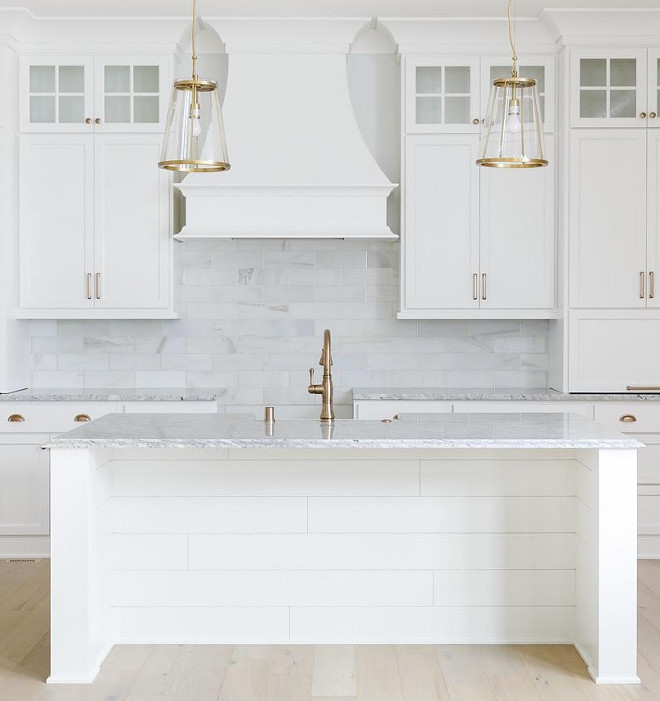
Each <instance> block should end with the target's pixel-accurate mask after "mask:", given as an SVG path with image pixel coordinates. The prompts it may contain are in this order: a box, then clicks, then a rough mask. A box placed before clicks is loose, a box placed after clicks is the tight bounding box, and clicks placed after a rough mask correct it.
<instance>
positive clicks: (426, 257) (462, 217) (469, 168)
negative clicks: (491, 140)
mask: <svg viewBox="0 0 660 701" xmlns="http://www.w3.org/2000/svg"><path fill="white" fill-rule="evenodd" d="M478 143H479V137H478V136H471V135H464V136H461V137H456V136H448V135H437V136H411V137H408V138H407V139H406V176H405V188H406V189H405V233H404V237H403V260H404V273H403V279H402V282H403V309H402V313H401V315H400V316H405V317H406V318H415V313H419V314H420V315H424V314H431V315H433V314H437V313H438V312H439V311H440V310H449V311H451V310H464V309H468V310H469V309H478V308H479V300H478V293H477V290H476V286H475V285H476V284H477V282H476V281H477V278H478V274H479V170H478V168H477V167H476V166H475V165H474V161H475V159H476V154H477V146H478Z"/></svg>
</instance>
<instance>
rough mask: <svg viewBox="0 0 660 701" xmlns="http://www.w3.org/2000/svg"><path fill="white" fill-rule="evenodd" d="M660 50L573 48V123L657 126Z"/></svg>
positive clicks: (576, 124)
mask: <svg viewBox="0 0 660 701" xmlns="http://www.w3.org/2000/svg"><path fill="white" fill-rule="evenodd" d="M659 59H660V51H658V50H656V49H652V50H647V49H612V50H609V51H603V50H598V49H574V50H572V52H571V63H570V66H571V76H570V84H571V95H570V103H571V105H570V110H571V126H572V127H636V128H644V127H657V126H660V119H659V118H658V91H659V89H660V80H659V78H660V71H659Z"/></svg>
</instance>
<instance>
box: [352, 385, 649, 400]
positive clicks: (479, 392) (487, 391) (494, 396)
mask: <svg viewBox="0 0 660 701" xmlns="http://www.w3.org/2000/svg"><path fill="white" fill-rule="evenodd" d="M353 399H354V400H367V399H368V400H382V401H391V400H403V401H405V400H408V401H436V402H462V401H477V402H484V401H486V402H488V401H491V402H507V401H536V402H567V401H568V402H603V401H610V402H629V401H646V402H660V392H641V393H637V394H634V393H631V392H621V393H603V394H564V393H563V392H556V391H555V390H554V389H548V388H539V389H492V388H484V389H461V388H446V389H438V388H430V389H423V388H414V387H413V388H402V389H392V388H386V387H374V388H357V389H354V390H353Z"/></svg>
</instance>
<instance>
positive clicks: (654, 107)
mask: <svg viewBox="0 0 660 701" xmlns="http://www.w3.org/2000/svg"><path fill="white" fill-rule="evenodd" d="M648 65H649V75H648V88H649V97H648V102H649V122H648V125H649V127H652V128H655V129H658V128H660V49H649V63H648Z"/></svg>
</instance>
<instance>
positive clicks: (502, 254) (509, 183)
mask: <svg viewBox="0 0 660 701" xmlns="http://www.w3.org/2000/svg"><path fill="white" fill-rule="evenodd" d="M546 146H547V148H548V153H550V154H553V153H554V146H553V140H552V139H548V140H547V143H546ZM479 171H480V177H481V202H480V206H481V255H480V260H481V274H482V281H481V282H482V287H483V289H482V290H481V308H482V309H515V308H516V307H518V308H520V309H544V308H545V309H553V308H554V306H555V222H554V207H555V200H554V192H555V188H554V178H555V173H554V158H551V159H550V164H549V165H548V166H547V167H545V168H533V169H530V170H526V169H524V170H518V169H513V170H507V169H499V168H480V169H479ZM512 193H513V194H512Z"/></svg>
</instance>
